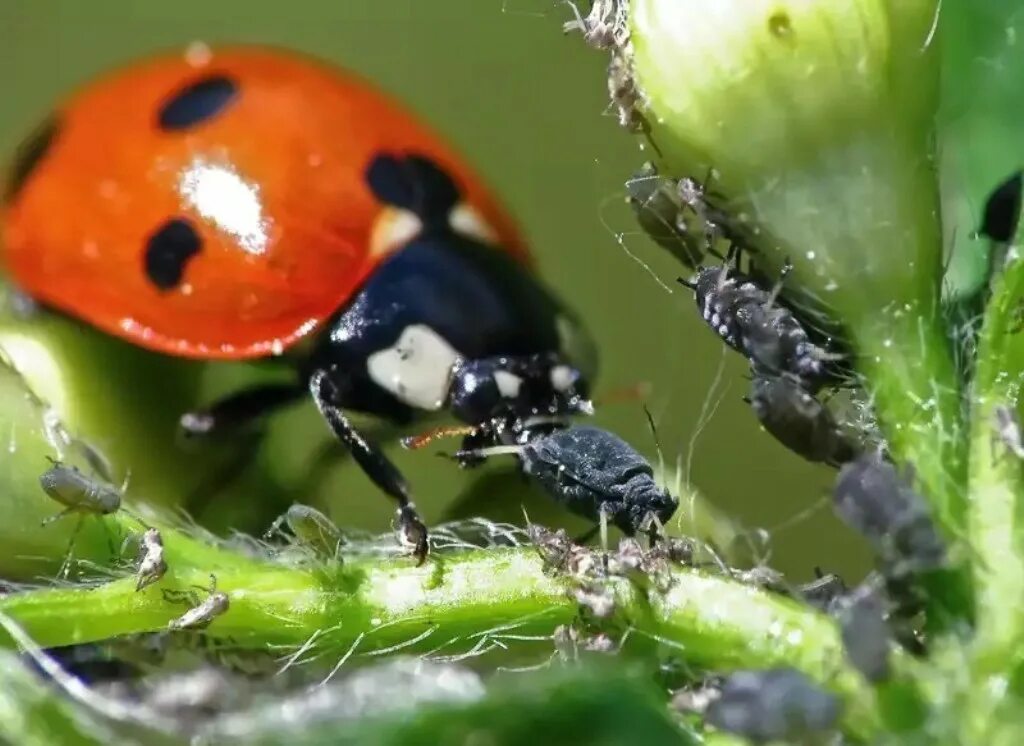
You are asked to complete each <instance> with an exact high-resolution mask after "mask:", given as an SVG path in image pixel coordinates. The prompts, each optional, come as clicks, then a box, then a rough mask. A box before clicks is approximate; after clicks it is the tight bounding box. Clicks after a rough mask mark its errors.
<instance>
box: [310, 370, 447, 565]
mask: <svg viewBox="0 0 1024 746" xmlns="http://www.w3.org/2000/svg"><path fill="white" fill-rule="evenodd" d="M309 390H310V393H312V395H313V401H315V402H316V406H317V409H319V410H320V414H321V415H322V416H323V418H324V419H325V420H327V424H328V425H329V426H330V428H331V430H332V431H334V435H335V436H336V437H337V438H338V440H340V441H341V443H342V444H343V445H344V446H345V448H347V449H348V451H349V453H351V454H352V458H353V459H355V461H356V463H357V464H359V466H360V467H361V468H362V470H363V471H364V472H365V473H366V476H368V477H369V478H370V479H371V480H373V482H374V483H375V484H376V485H377V486H378V487H379V488H380V489H381V490H383V491H384V492H385V493H386V494H388V495H390V496H391V497H393V498H394V499H395V500H396V501H397V502H398V537H399V541H400V542H401V543H402V544H403V545H405V546H406V547H408V548H409V549H411V550H412V553H413V556H414V557H416V559H417V564H420V565H422V564H423V562H424V561H425V560H426V558H427V549H428V546H427V527H426V526H424V525H423V521H421V520H420V517H419V515H418V514H417V513H416V508H415V506H414V505H413V503H412V497H411V495H410V492H409V485H408V483H407V482H406V481H405V477H403V476H402V473H401V472H400V471H399V470H398V467H396V466H395V465H394V464H393V463H392V462H391V460H390V459H389V458H388V457H387V456H385V455H384V452H383V451H382V450H381V449H380V447H379V446H377V445H375V444H373V443H371V442H370V441H368V440H367V439H366V438H365V437H363V436H362V435H361V434H360V433H359V431H358V430H356V429H355V428H354V427H353V426H352V423H351V422H349V419H348V417H346V416H345V413H344V412H342V411H341V409H340V407H338V405H337V404H336V403H335V402H336V400H337V389H336V388H335V387H334V384H332V383H331V381H330V379H329V378H328V376H327V373H326V372H325V371H322V370H319V371H317V372H316V373H314V374H313V375H312V376H311V377H310V379H309Z"/></svg>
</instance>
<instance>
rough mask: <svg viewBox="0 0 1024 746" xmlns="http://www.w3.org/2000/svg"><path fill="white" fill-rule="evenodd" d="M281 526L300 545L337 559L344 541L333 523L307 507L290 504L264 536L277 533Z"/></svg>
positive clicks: (314, 509) (317, 511) (315, 510)
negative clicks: (284, 526)
mask: <svg viewBox="0 0 1024 746" xmlns="http://www.w3.org/2000/svg"><path fill="white" fill-rule="evenodd" d="M282 524H284V525H286V526H288V529H289V530H290V531H291V532H292V535H293V536H294V537H295V540H296V541H297V542H298V543H299V544H300V545H302V546H304V547H308V548H310V549H312V550H313V551H315V552H317V553H319V554H322V555H324V556H328V557H337V555H338V549H339V548H340V547H341V545H342V544H343V543H344V541H345V539H344V537H343V536H342V535H341V531H340V530H339V529H338V527H337V526H336V525H335V524H334V521H332V520H331V519H330V518H328V517H327V516H326V515H324V514H323V513H321V512H320V511H319V510H317V509H316V508H313V507H310V506H309V505H303V504H301V503H294V504H292V505H291V506H290V507H289V508H288V510H287V511H285V513H284V515H282V516H281V517H280V518H278V519H277V520H276V521H274V523H273V525H271V527H270V528H269V529H268V530H267V533H266V535H267V536H270V535H272V534H274V533H275V532H277V531H278V530H279V529H280V527H281V525H282Z"/></svg>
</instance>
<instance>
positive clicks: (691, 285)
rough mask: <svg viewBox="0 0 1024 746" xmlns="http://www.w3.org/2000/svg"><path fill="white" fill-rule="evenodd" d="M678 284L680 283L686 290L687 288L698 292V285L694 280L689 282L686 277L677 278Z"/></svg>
mask: <svg viewBox="0 0 1024 746" xmlns="http://www.w3.org/2000/svg"><path fill="white" fill-rule="evenodd" d="M698 269H699V268H698ZM676 282H678V283H679V284H680V285H682V286H683V287H684V288H687V289H689V290H693V291H694V292H696V290H697V283H696V282H694V281H693V280H687V279H686V278H685V277H677V278H676Z"/></svg>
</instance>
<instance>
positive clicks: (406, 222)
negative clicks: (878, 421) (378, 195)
mask: <svg viewBox="0 0 1024 746" xmlns="http://www.w3.org/2000/svg"><path fill="white" fill-rule="evenodd" d="M422 230H423V221H422V220H420V219H419V218H418V217H417V216H416V213H414V212H412V211H411V210H402V209H400V208H397V207H385V208H384V209H383V210H381V213H380V215H379V216H378V217H377V219H376V220H375V221H374V223H373V228H372V230H371V231H370V253H371V254H373V255H374V256H381V255H384V254H390V253H391V252H393V251H396V250H398V249H400V248H402V247H403V246H405V245H406V244H407V243H409V242H410V241H412V240H413V239H414V238H416V236H418V235H419V234H420V232H421V231H422Z"/></svg>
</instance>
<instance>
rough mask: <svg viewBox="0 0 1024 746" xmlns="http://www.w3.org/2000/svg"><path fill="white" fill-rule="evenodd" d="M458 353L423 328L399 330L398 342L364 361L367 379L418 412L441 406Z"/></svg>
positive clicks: (416, 325) (418, 325)
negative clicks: (367, 374) (368, 376)
mask: <svg viewBox="0 0 1024 746" xmlns="http://www.w3.org/2000/svg"><path fill="white" fill-rule="evenodd" d="M460 357H461V355H459V353H458V351H457V350H456V349H455V348H454V347H452V346H451V345H450V344H448V341H447V340H446V339H444V337H442V336H441V335H440V334H438V333H437V332H435V331H434V330H433V329H431V328H430V327H429V326H426V325H425V324H413V325H411V326H407V327H406V328H405V329H403V330H402V333H401V335H400V336H399V337H398V341H397V342H395V344H394V345H392V346H391V347H388V348H387V349H384V350H380V351H379V352H375V353H373V354H372V355H370V356H369V357H368V358H367V359H366V370H367V372H368V373H369V374H370V378H371V379H372V380H373V382H374V383H376V384H377V385H378V386H380V387H381V388H382V389H384V390H386V391H390V392H391V393H392V394H394V395H395V396H396V397H397V398H398V399H399V400H400V401H402V402H404V403H406V404H408V405H409V406H411V407H416V408H417V409H425V410H429V411H436V410H438V409H440V408H441V407H442V406H444V402H445V399H446V398H447V396H448V390H449V388H450V387H451V377H452V369H453V368H454V366H455V363H456V362H457V361H458V360H459V359H460Z"/></svg>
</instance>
